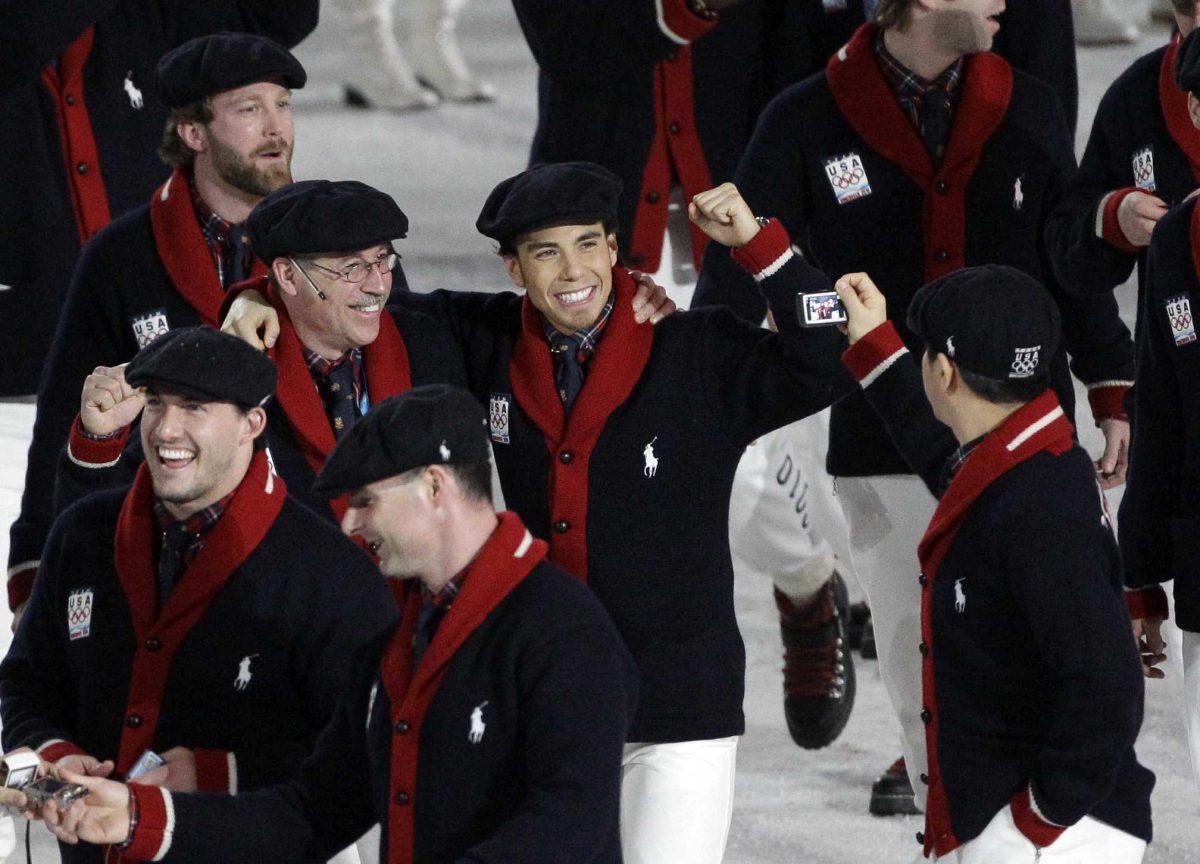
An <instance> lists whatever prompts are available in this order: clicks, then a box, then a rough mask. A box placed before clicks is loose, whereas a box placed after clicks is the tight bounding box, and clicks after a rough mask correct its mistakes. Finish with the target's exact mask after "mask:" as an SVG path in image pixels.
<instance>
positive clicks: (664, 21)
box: [654, 0, 717, 45]
mask: <svg viewBox="0 0 1200 864" xmlns="http://www.w3.org/2000/svg"><path fill="white" fill-rule="evenodd" d="M654 17H655V19H656V20H657V21H658V29H659V30H661V31H662V32H663V35H664V36H666V37H667V38H668V39H670V40H671V41H672V42H674V43H675V44H676V45H687V44H688V43H689V42H695V41H696V40H697V39H699V38H700V37H701V36H703V35H704V34H705V33H707V32H708V31H709V30H711V29H712V28H714V27H716V26H717V19H716V17H713V18H702V17H700V16H699V15H697V14H696V13H695V12H693V11H692V10H691V9H690V8H688V4H687V0H654Z"/></svg>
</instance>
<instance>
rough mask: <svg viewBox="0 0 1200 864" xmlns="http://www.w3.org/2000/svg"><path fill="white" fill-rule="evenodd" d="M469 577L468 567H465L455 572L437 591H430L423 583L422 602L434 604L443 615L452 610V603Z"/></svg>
mask: <svg viewBox="0 0 1200 864" xmlns="http://www.w3.org/2000/svg"><path fill="white" fill-rule="evenodd" d="M466 578H467V568H466V567H464V568H463V569H462V570H459V571H458V572H457V573H455V574H454V578H452V579H451V580H450V581H449V582H447V583H446V584H445V585H443V586H442V587H441V588H440V589H439V590H438V591H437V592H436V593H435V592H433V591H430V590H429V589H428V588H426V587H425V584H424V583H422V584H421V603H422V604H423V605H426V606H432V607H433V608H434V609H436V610H438V612H440V613H441V614H442V615H445V614H446V613H447V612H448V611H450V604H451V603H453V602H454V598H455V597H457V596H458V592H459V591H461V590H462V586H463V582H464V581H466Z"/></svg>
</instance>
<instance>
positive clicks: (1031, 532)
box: [837, 266, 1154, 864]
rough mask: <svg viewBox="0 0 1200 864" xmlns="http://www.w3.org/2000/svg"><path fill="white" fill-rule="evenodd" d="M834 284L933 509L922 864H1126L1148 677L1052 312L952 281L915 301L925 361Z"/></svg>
mask: <svg viewBox="0 0 1200 864" xmlns="http://www.w3.org/2000/svg"><path fill="white" fill-rule="evenodd" d="M837 290H838V294H839V295H840V296H841V298H842V301H843V303H844V304H845V306H846V309H847V312H848V315H849V325H848V330H849V335H850V341H851V343H852V345H851V347H850V349H849V350H848V351H847V352H846V354H845V356H844V358H843V359H844V362H845V364H846V367H847V368H848V369H849V370H850V371H851V372H852V373H853V374H854V376H855V378H857V379H858V380H859V381H860V382H861V383H862V388H863V393H864V395H865V397H866V399H867V401H868V403H869V404H870V405H871V407H872V409H873V410H875V411H876V412H878V414H879V416H880V418H881V419H882V420H883V422H884V423H885V424H886V426H887V429H888V432H889V433H890V434H891V436H892V439H893V440H894V441H895V442H896V444H897V447H898V448H899V449H900V452H901V453H902V454H903V455H904V457H905V458H906V459H907V460H908V462H909V464H910V465H911V466H912V469H913V470H914V471H916V472H917V473H918V474H920V476H921V478H922V480H924V482H925V484H926V485H927V487H928V488H929V490H930V491H931V492H932V493H933V494H934V495H935V496H936V497H937V498H938V499H939V500H938V506H937V510H936V512H935V513H934V516H933V519H932V520H931V521H930V523H929V526H928V528H927V529H926V531H925V535H924V537H923V538H922V540H921V542H920V546H919V548H918V549H917V550H915V551H914V559H913V562H912V564H910V565H909V566H908V568H907V571H906V572H919V573H920V574H921V575H920V578H919V579H916V578H913V577H907V578H912V579H913V583H914V586H915V587H917V586H919V591H920V595H921V615H920V643H919V645H914V646H912V647H911V648H910V649H909V651H910V652H911V656H912V658H913V659H914V661H915V662H919V664H920V667H921V675H920V680H921V681H922V701H921V705H922V707H921V715H920V717H921V722H922V724H923V726H924V730H925V743H926V750H927V753H928V767H927V768H926V769H925V771H924V773H923V775H922V779H923V780H924V781H925V782H926V783H927V788H928V797H927V802H926V809H925V829H924V831H923V832H922V833H921V834H919V835H917V836H918V840H920V841H921V842H922V843H923V844H924V852H925V855H927V856H928V855H930V854H931V853H932V854H933V856H934V857H936V858H937V859H938V860H954V861H958V862H961V864H985V862H1000V861H1004V862H1009V861H1025V860H1028V861H1032V860H1034V859H1035V858H1036V859H1037V860H1040V861H1048V862H1049V861H1052V862H1061V864H1097V862H1103V864H1138V862H1140V861H1141V860H1142V857H1143V854H1144V853H1145V850H1146V844H1147V843H1148V842H1149V840H1150V835H1151V821H1150V790H1151V789H1152V787H1153V786H1154V775H1153V774H1152V773H1151V772H1150V771H1149V770H1147V769H1146V768H1144V767H1142V766H1141V765H1140V764H1138V761H1137V757H1136V755H1135V753H1134V750H1133V745H1134V742H1135V741H1136V739H1137V735H1138V730H1139V728H1140V726H1141V722H1142V710H1143V683H1142V674H1141V665H1140V664H1139V661H1138V653H1137V650H1136V648H1135V645H1134V642H1133V640H1132V639H1130V630H1129V613H1128V611H1127V609H1126V604H1125V597H1124V593H1125V592H1124V591H1123V589H1122V583H1121V575H1120V570H1121V565H1120V556H1119V555H1118V553H1117V544H1116V538H1115V537H1114V535H1113V528H1112V523H1111V521H1110V519H1109V516H1108V512H1107V508H1106V506H1105V503H1104V498H1103V495H1102V494H1101V491H1100V489H1099V487H1098V485H1097V481H1096V477H1095V472H1094V470H1093V468H1092V464H1091V460H1090V459H1089V458H1088V455H1087V453H1086V452H1084V451H1083V449H1081V448H1080V447H1079V444H1078V443H1077V442H1076V441H1075V437H1074V428H1073V426H1072V425H1071V423H1070V421H1069V420H1068V419H1067V417H1066V416H1065V414H1064V413H1063V409H1062V406H1061V405H1060V404H1059V401H1058V397H1057V396H1056V395H1055V393H1054V390H1053V389H1051V387H1050V380H1051V377H1050V362H1051V358H1052V357H1053V356H1054V354H1055V351H1056V350H1057V348H1058V343H1059V339H1060V319H1059V312H1058V309H1057V308H1056V306H1055V303H1054V301H1053V299H1052V298H1051V297H1050V295H1049V293H1048V292H1047V291H1046V290H1045V289H1044V288H1043V287H1042V286H1041V285H1039V284H1038V283H1037V282H1036V281H1035V280H1034V279H1032V278H1031V277H1029V276H1027V275H1026V274H1024V273H1022V272H1020V271H1018V270H1015V269H1012V268H1008V267H994V266H988V267H974V268H967V269H963V270H960V271H958V272H956V273H953V274H950V275H948V276H944V277H942V278H940V279H938V280H936V281H934V282H933V283H931V284H929V285H927V286H925V287H924V288H922V289H921V290H920V291H918V292H917V294H916V296H915V297H914V298H913V299H912V302H911V303H910V304H909V307H908V322H907V324H908V329H909V330H910V331H911V332H912V334H913V335H914V336H915V337H916V340H917V344H918V345H920V346H922V347H923V351H922V352H921V357H920V361H919V364H918V363H917V362H913V361H914V360H915V357H909V356H906V355H908V353H909V351H908V349H907V348H906V347H905V343H904V341H903V340H902V339H901V337H900V335H899V333H898V331H897V330H896V328H895V327H894V326H893V325H892V324H891V323H890V322H888V321H887V320H886V319H887V304H886V301H885V299H884V296H883V294H882V293H881V292H880V291H879V289H878V288H876V287H875V285H874V284H873V283H872V282H871V281H870V279H869V278H867V277H866V276H865V274H852V275H849V276H846V277H843V278H842V279H841V280H839V282H838V284H837ZM1139 386H1140V385H1139ZM922 388H923V389H924V394H922ZM939 421H940V422H939ZM943 424H944V425H943ZM918 562H919V565H920V570H919V571H915V568H914V567H913V564H916V563H918ZM918 648H919V651H918V650H917V649H918ZM918 658H919V660H918ZM1150 662H1154V661H1153V660H1151V661H1150Z"/></svg>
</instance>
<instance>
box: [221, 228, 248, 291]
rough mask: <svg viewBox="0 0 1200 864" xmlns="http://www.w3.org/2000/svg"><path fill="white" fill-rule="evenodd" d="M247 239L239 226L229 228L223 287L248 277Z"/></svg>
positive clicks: (243, 230) (243, 229)
mask: <svg viewBox="0 0 1200 864" xmlns="http://www.w3.org/2000/svg"><path fill="white" fill-rule="evenodd" d="M249 239H250V238H249V237H247V236H246V231H245V228H244V227H243V226H241V225H231V226H230V228H229V260H228V261H227V262H225V287H226V288H228V287H229V286H230V285H236V284H237V283H239V282H241V281H242V280H243V279H246V278H247V277H248V276H249V275H250V270H249V261H248V259H249V257H250V256H249V254H248V249H249Z"/></svg>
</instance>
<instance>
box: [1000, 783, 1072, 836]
mask: <svg viewBox="0 0 1200 864" xmlns="http://www.w3.org/2000/svg"><path fill="white" fill-rule="evenodd" d="M1009 804H1010V805H1011V806H1012V814H1013V821H1014V822H1015V823H1016V824H1017V830H1018V831H1020V832H1021V833H1022V834H1024V835H1025V837H1026V838H1028V839H1029V841H1030V842H1031V843H1033V845H1034V846H1037V847H1039V848H1041V847H1045V846H1049V845H1051V844H1052V843H1054V841H1055V840H1057V839H1058V838H1059V837H1060V836H1061V835H1062V833H1063V832H1064V831H1066V830H1067V826H1066V825H1058V824H1055V823H1054V822H1051V821H1050V820H1049V819H1047V818H1046V817H1045V816H1043V815H1042V811H1041V810H1039V809H1038V806H1037V799H1036V798H1035V797H1034V795H1033V784H1032V783H1030V784H1028V785H1027V786H1025V787H1024V788H1023V789H1021V790H1020V791H1019V792H1017V794H1016V795H1013V797H1012V800H1011V801H1010V802H1009Z"/></svg>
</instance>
